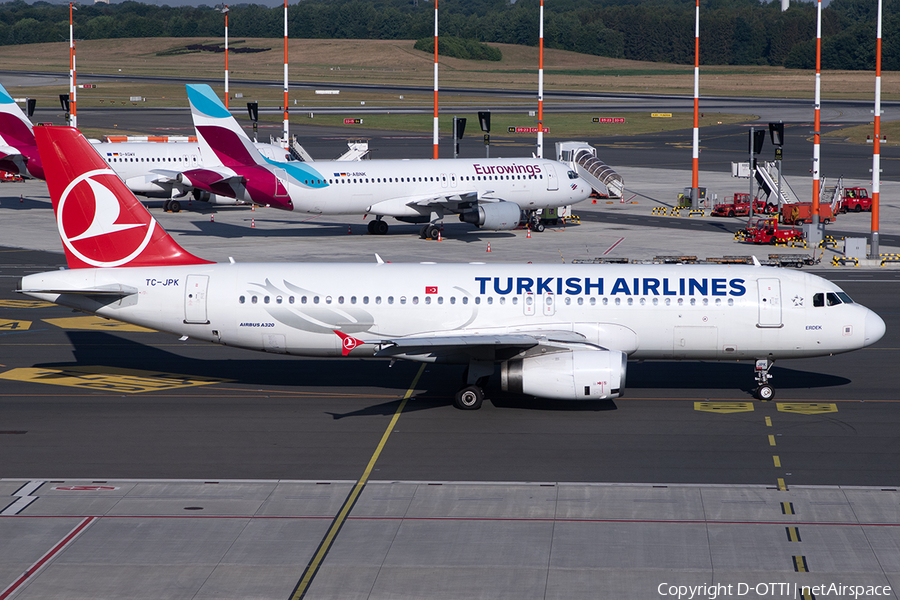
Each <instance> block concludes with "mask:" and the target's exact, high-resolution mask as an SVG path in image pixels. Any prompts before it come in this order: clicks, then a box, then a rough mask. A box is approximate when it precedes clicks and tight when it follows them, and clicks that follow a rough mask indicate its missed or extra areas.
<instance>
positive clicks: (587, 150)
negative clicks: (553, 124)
mask: <svg viewBox="0 0 900 600" xmlns="http://www.w3.org/2000/svg"><path fill="white" fill-rule="evenodd" d="M556 159H557V160H559V161H560V162H564V163H568V164H569V165H571V166H572V168H573V169H574V170H575V172H576V173H578V175H579V176H580V177H581V178H582V179H584V180H585V181H587V182H588V183H589V184H590V185H591V187H592V188H594V191H595V192H597V193H598V194H603V193H604V190H606V194H605V195H607V196H609V197H610V198H621V197H622V194H623V193H624V192H625V181H624V180H623V179H622V176H621V175H619V174H618V173H616V172H615V171H614V170H613V169H612V168H611V167H610V166H609V165H607V164H606V163H604V162H603V161H602V160H600V159H599V158H597V149H596V148H594V147H593V146H591V145H590V144H588V143H587V142H556Z"/></svg>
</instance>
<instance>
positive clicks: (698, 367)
mask: <svg viewBox="0 0 900 600" xmlns="http://www.w3.org/2000/svg"><path fill="white" fill-rule="evenodd" d="M770 374H771V375H772V382H773V384H774V385H775V388H776V389H814V388H827V387H836V386H841V385H847V384H848V383H850V380H849V379H847V378H846V377H839V376H837V375H830V374H828V373H823V372H817V371H802V370H798V369H791V368H786V367H780V366H778V364H777V363H776V366H774V367H772V370H771V371H770ZM754 383H755V381H754V379H753V364H752V363H751V362H745V363H736V362H726V363H718V362H705V361H648V362H630V363H628V379H627V384H628V385H627V387H626V390H625V395H626V397H627V395H628V389H653V388H660V389H666V388H668V389H701V390H702V389H711V390H742V391H745V392H750V390H752V389H753V388H755V387H756V386H755V385H754Z"/></svg>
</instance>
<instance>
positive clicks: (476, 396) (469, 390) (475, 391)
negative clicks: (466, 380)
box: [453, 385, 484, 410]
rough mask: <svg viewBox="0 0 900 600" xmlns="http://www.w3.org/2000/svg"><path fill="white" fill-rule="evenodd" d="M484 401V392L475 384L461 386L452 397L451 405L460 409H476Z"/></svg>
mask: <svg viewBox="0 0 900 600" xmlns="http://www.w3.org/2000/svg"><path fill="white" fill-rule="evenodd" d="M483 402H484V392H483V391H482V390H481V388H480V387H478V386H477V385H467V386H465V387H463V388H461V389H460V390H459V391H458V392H456V395H455V396H454V398H453V405H454V406H455V407H456V408H458V409H460V410H478V409H479V408H481V405H482V403H483Z"/></svg>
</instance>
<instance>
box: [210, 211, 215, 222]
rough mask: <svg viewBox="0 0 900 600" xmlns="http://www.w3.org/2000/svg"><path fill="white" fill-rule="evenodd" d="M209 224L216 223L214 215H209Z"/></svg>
mask: <svg viewBox="0 0 900 600" xmlns="http://www.w3.org/2000/svg"><path fill="white" fill-rule="evenodd" d="M209 222H210V223H215V222H216V213H209Z"/></svg>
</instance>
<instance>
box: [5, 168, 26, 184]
mask: <svg viewBox="0 0 900 600" xmlns="http://www.w3.org/2000/svg"><path fill="white" fill-rule="evenodd" d="M4 181H24V179H22V176H21V175H15V174H13V173H7V172H6V171H0V182H4Z"/></svg>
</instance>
